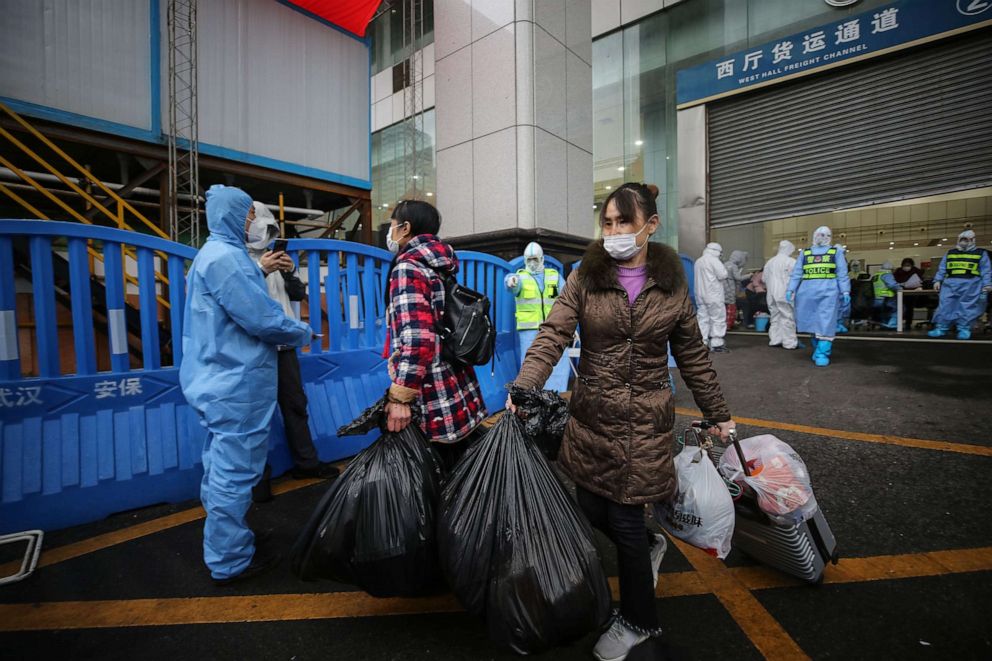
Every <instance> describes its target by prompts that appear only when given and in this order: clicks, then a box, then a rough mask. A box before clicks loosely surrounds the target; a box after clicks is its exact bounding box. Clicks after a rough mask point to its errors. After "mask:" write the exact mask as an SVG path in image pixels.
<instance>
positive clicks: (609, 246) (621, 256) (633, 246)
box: [603, 224, 648, 262]
mask: <svg viewBox="0 0 992 661" xmlns="http://www.w3.org/2000/svg"><path fill="white" fill-rule="evenodd" d="M647 228H648V226H647V224H645V225H644V227H642V228H641V229H640V230H638V231H637V232H635V233H633V234H613V235H611V236H604V237H603V248H605V249H606V252H607V253H609V255H610V257H612V258H613V259H615V260H617V261H618V262H626V261H627V260H629V259H630V258H631V257H633V256H634V255H636V254H637V253H638V252H640V250H641V248H643V247H644V244H641V245H637V237H638V235H640V233H641V232H643V231H644V230H646V229H647ZM645 243H646V242H645Z"/></svg>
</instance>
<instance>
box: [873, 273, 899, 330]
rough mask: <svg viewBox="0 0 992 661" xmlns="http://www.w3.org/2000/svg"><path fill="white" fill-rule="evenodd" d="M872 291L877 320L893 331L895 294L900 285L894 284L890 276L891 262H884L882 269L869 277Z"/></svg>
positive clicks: (894, 280)
mask: <svg viewBox="0 0 992 661" xmlns="http://www.w3.org/2000/svg"><path fill="white" fill-rule="evenodd" d="M871 284H872V288H873V290H874V295H875V302H874V304H873V305H874V308H875V310H876V311H877V312H878V320H879V322H880V323H881V324H882V326H883V327H884V328H889V329H895V328H896V327H897V326H896V292H897V291H898V290H900V289H902V285H900V284H899V283H898V282H896V278H895V276H894V275H892V262H890V261H888V260H886V262H885V263H884V264H882V268H881V269H879V270H878V271H876V272H875V274H874V275H872V277H871Z"/></svg>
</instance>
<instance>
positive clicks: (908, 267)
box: [902, 266, 913, 271]
mask: <svg viewBox="0 0 992 661" xmlns="http://www.w3.org/2000/svg"><path fill="white" fill-rule="evenodd" d="M912 268H913V267H912V266H904V267H902V270H903V271H910V270H912Z"/></svg>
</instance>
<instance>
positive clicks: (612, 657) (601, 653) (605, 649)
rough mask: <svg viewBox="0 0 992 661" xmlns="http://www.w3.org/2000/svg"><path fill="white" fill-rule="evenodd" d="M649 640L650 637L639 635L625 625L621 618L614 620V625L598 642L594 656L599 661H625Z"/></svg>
mask: <svg viewBox="0 0 992 661" xmlns="http://www.w3.org/2000/svg"><path fill="white" fill-rule="evenodd" d="M647 639H648V635H647V634H644V633H637V632H636V631H634V630H633V629H631V628H629V627H628V626H627V625H626V624H624V622H623V620H622V619H621V618H619V617H618V618H616V619H614V620H613V625H612V626H611V627H610V628H609V629H607V631H606V633H604V634H603V635H602V636H600V637H599V640H598V641H596V647H594V648H593V650H592V654H593V656H595V657H596V658H597V659H598V660H599V661H623V660H624V659H626V658H627V655H628V654H630V650H632V649H633V648H634V646H635V645H639V644H641V643H643V642H644V641H645V640H647Z"/></svg>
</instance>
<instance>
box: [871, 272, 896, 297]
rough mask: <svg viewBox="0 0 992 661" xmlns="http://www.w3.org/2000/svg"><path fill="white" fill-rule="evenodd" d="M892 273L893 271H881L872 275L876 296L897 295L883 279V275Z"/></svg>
mask: <svg viewBox="0 0 992 661" xmlns="http://www.w3.org/2000/svg"><path fill="white" fill-rule="evenodd" d="M886 273H892V271H879V272H878V273H876V274H875V275H873V276H872V277H871V283H872V285H873V286H874V287H875V298H892V297H893V296H895V295H896V293H895V292H894V291H892V290H891V289H889V286H888V285H887V284H885V283H884V282H883V281H882V275H883V274H886Z"/></svg>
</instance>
